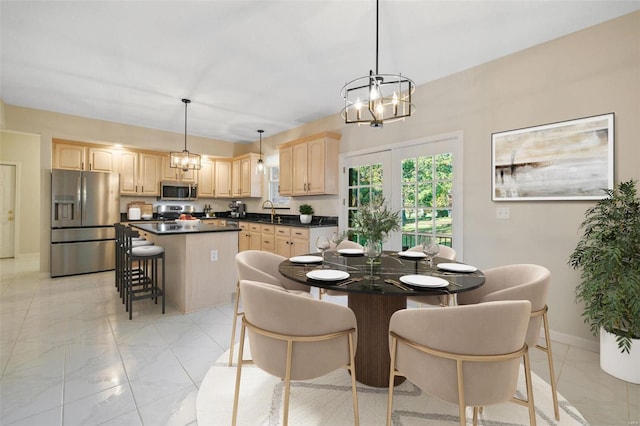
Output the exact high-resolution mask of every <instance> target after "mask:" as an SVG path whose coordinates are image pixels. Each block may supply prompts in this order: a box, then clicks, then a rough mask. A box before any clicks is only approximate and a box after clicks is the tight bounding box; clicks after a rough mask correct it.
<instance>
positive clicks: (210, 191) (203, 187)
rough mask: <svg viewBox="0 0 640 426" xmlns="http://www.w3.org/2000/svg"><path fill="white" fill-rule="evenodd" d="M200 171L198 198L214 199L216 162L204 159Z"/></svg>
mask: <svg viewBox="0 0 640 426" xmlns="http://www.w3.org/2000/svg"><path fill="white" fill-rule="evenodd" d="M200 166H201V168H200V170H199V171H198V197H200V198H213V197H215V195H216V174H215V173H216V162H215V160H209V159H204V158H203V159H202V161H201V162H200Z"/></svg>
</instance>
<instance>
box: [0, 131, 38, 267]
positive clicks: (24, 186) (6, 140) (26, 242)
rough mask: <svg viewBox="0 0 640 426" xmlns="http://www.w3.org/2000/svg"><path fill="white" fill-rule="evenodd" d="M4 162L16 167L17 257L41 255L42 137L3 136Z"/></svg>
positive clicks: (0, 157)
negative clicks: (33, 254)
mask: <svg viewBox="0 0 640 426" xmlns="http://www.w3.org/2000/svg"><path fill="white" fill-rule="evenodd" d="M0 162H2V163H5V164H13V165H15V166H16V185H17V188H16V215H15V216H16V247H15V254H16V257H18V256H21V255H25V254H32V253H39V252H40V237H41V235H40V216H41V213H42V212H41V208H40V191H41V189H40V179H38V176H39V174H40V136H38V135H31V134H24V133H17V132H8V131H2V132H0Z"/></svg>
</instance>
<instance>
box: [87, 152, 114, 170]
mask: <svg viewBox="0 0 640 426" xmlns="http://www.w3.org/2000/svg"><path fill="white" fill-rule="evenodd" d="M88 156H89V164H88V165H89V168H88V170H93V171H96V172H117V171H118V169H117V167H116V156H117V154H116V153H114V151H113V150H111V149H108V148H97V147H89V149H88Z"/></svg>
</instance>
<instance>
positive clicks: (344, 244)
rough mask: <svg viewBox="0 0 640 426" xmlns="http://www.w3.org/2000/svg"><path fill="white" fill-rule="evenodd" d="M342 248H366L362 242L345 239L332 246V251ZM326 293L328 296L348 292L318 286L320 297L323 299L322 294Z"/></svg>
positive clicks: (342, 294) (343, 294) (341, 294)
mask: <svg viewBox="0 0 640 426" xmlns="http://www.w3.org/2000/svg"><path fill="white" fill-rule="evenodd" d="M332 244H333V243H332ZM342 249H358V250H364V247H363V246H362V244H358V243H356V242H355V241H350V240H344V241H340V244H338V245H336V246H335V247H333V248H331V251H338V250H342ZM325 294H326V295H328V296H346V294H345V293H344V292H343V291H336V290H327V289H324V288H318V299H322V296H323V295H325Z"/></svg>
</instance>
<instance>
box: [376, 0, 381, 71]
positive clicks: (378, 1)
mask: <svg viewBox="0 0 640 426" xmlns="http://www.w3.org/2000/svg"><path fill="white" fill-rule="evenodd" d="M379 8H380V0H376V75H378V19H379V15H380V13H379Z"/></svg>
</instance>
